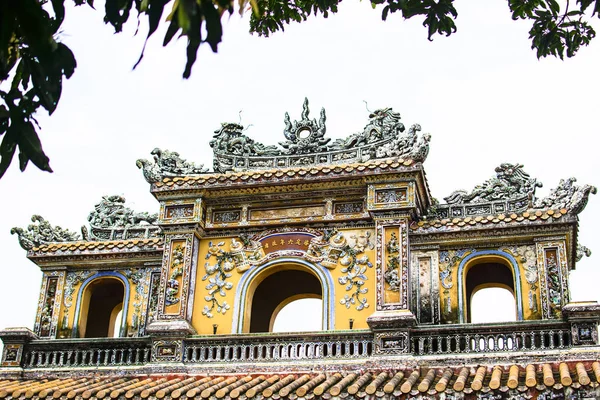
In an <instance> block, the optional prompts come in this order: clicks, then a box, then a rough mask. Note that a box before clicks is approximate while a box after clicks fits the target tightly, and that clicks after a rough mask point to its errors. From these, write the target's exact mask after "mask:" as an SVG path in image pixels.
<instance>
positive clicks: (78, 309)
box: [71, 271, 129, 337]
mask: <svg viewBox="0 0 600 400" xmlns="http://www.w3.org/2000/svg"><path fill="white" fill-rule="evenodd" d="M105 277H110V278H116V279H119V280H120V281H121V282H122V283H123V286H124V289H125V290H124V293H123V314H122V316H121V329H119V336H120V337H125V336H126V335H127V311H128V308H129V281H128V280H127V278H126V277H125V275H123V274H121V273H120V272H116V271H102V272H98V273H97V274H95V275H93V276H90V277H89V278H87V279H86V280H85V281H83V283H82V284H81V286H80V287H79V291H78V292H77V303H76V305H75V318H73V330H72V331H71V336H72V337H78V336H79V316H80V314H81V299H82V297H83V292H84V290H85V289H86V288H87V286H88V285H89V284H90V283H91V282H92V281H95V280H96V279H98V278H105ZM88 318H89V315H88Z"/></svg>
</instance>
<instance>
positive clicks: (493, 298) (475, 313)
mask: <svg viewBox="0 0 600 400" xmlns="http://www.w3.org/2000/svg"><path fill="white" fill-rule="evenodd" d="M515 305H516V302H515V296H514V294H513V292H512V291H511V290H510V289H507V288H504V287H499V286H498V287H482V288H480V289H477V288H476V289H475V291H474V293H473V294H472V295H471V301H470V316H471V322H472V323H475V324H480V323H489V322H510V321H516V319H517V310H516V307H515Z"/></svg>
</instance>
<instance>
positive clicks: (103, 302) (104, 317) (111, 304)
mask: <svg viewBox="0 0 600 400" xmlns="http://www.w3.org/2000/svg"><path fill="white" fill-rule="evenodd" d="M124 296H125V287H124V286H123V283H122V282H121V281H120V280H119V279H117V278H112V277H106V278H99V279H95V280H93V281H92V282H90V283H89V284H88V285H87V287H86V288H85V291H84V293H83V298H82V303H81V305H80V307H81V308H80V310H81V311H80V312H81V315H80V318H79V334H80V336H81V337H85V338H96V337H114V336H119V333H120V331H121V329H120V327H121V325H122V324H121V322H122V321H121V319H122V315H123V300H124Z"/></svg>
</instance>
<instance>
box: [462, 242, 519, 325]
mask: <svg viewBox="0 0 600 400" xmlns="http://www.w3.org/2000/svg"><path fill="white" fill-rule="evenodd" d="M489 255H493V256H499V257H502V258H504V259H506V260H507V261H508V262H509V263H510V264H511V266H512V270H513V279H514V284H515V302H516V303H517V319H518V320H519V321H522V320H523V297H522V295H521V270H520V268H519V263H517V260H515V258H514V257H513V256H512V255H510V254H508V253H505V252H503V251H499V250H483V251H477V252H475V253H471V254H469V255H468V256H466V257H465V258H464V259H463V260H462V261H461V262H460V265H459V266H458V281H459V285H458V313H459V322H460V323H461V324H462V323H465V304H464V299H463V297H464V294H463V292H464V286H465V284H466V280H465V278H466V276H464V269H465V265H466V264H467V263H468V262H469V261H470V260H472V259H474V258H477V257H481V256H489Z"/></svg>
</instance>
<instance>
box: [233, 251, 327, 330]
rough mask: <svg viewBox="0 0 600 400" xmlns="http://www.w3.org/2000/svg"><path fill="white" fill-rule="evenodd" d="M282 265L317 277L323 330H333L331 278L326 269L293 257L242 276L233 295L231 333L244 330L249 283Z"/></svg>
mask: <svg viewBox="0 0 600 400" xmlns="http://www.w3.org/2000/svg"><path fill="white" fill-rule="evenodd" d="M283 263H291V264H299V265H302V266H304V267H306V268H308V269H310V270H311V271H312V272H314V273H315V275H317V278H318V279H319V281H320V282H321V290H322V298H323V323H322V326H323V329H324V330H333V328H334V322H335V296H334V293H335V292H334V287H335V286H334V285H333V278H332V277H331V274H330V273H329V270H327V268H325V267H323V266H321V265H319V264H316V265H315V264H312V263H309V262H308V261H305V260H302V259H300V258H293V257H283V258H278V259H276V260H273V261H269V262H268V263H266V264H263V265H261V266H258V267H255V268H251V269H249V270H248V271H246V272H245V273H244V275H242V277H241V278H240V282H239V283H238V285H237V290H236V293H235V307H234V313H233V324H232V326H231V331H232V332H233V333H243V328H244V315H243V310H244V309H245V307H246V294H247V292H248V288H249V287H250V283H251V282H252V281H253V280H254V278H256V277H257V276H258V275H260V274H261V273H262V272H263V271H265V270H267V269H268V268H270V267H272V266H274V265H278V264H283Z"/></svg>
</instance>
